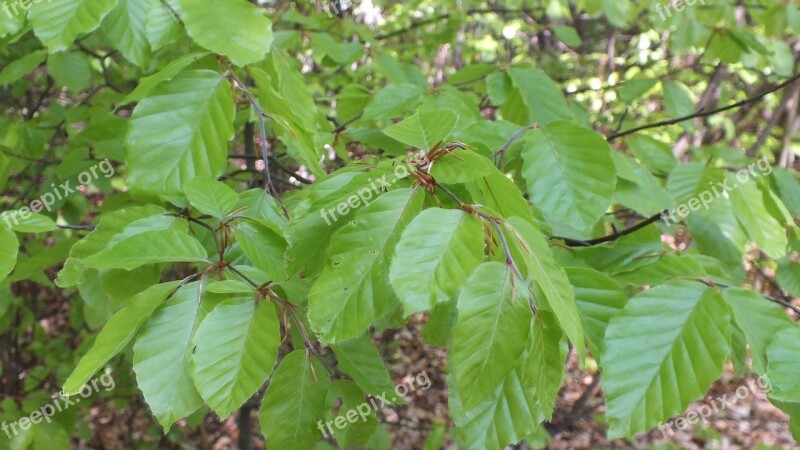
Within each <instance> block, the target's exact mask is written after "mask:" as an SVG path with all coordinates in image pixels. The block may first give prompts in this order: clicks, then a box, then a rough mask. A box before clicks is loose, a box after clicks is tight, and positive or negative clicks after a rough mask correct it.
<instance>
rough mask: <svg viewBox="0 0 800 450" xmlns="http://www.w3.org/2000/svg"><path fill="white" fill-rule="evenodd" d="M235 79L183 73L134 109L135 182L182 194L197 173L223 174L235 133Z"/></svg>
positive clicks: (131, 157)
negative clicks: (228, 80)
mask: <svg viewBox="0 0 800 450" xmlns="http://www.w3.org/2000/svg"><path fill="white" fill-rule="evenodd" d="M233 117H234V105H233V98H232V94H231V86H230V84H229V83H228V82H227V81H226V80H225V79H224V78H222V77H221V76H220V75H219V74H218V73H216V72H213V71H210V70H194V71H188V72H183V73H181V74H180V75H178V76H176V77H175V78H173V79H172V80H170V81H168V82H165V83H163V84H161V85H159V86H158V87H157V88H156V89H155V91H154V92H153V94H152V95H151V96H150V97H147V98H146V99H144V100H142V101H141V103H139V104H138V105H137V106H136V108H135V109H134V110H133V116H132V117H131V128H130V134H129V135H128V168H129V170H130V179H129V180H128V181H129V183H130V185H131V186H132V187H133V188H134V189H135V190H140V191H142V192H145V193H150V194H161V195H180V194H181V193H182V188H183V184H184V183H185V182H186V181H187V180H189V179H191V178H194V177H195V176H200V175H204V176H211V177H216V176H218V175H219V174H220V173H221V172H222V170H223V169H224V168H225V163H226V161H227V157H228V145H227V142H228V141H229V140H230V139H231V138H232V137H233V135H234V131H233Z"/></svg>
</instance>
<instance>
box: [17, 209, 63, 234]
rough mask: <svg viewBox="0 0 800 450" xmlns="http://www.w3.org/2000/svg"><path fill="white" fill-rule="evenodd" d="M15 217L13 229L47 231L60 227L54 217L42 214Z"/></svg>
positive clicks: (26, 231)
mask: <svg viewBox="0 0 800 450" xmlns="http://www.w3.org/2000/svg"><path fill="white" fill-rule="evenodd" d="M14 219H15V220H14V222H13V223H11V229H12V230H14V231H18V232H21V233H46V232H48V231H53V230H57V229H58V226H57V225H56V223H55V222H53V219H51V218H49V217H47V216H44V215H42V214H37V213H32V214H30V215H29V216H28V218H27V219H26V218H24V217H22V215H18V216H17V217H15V218H14Z"/></svg>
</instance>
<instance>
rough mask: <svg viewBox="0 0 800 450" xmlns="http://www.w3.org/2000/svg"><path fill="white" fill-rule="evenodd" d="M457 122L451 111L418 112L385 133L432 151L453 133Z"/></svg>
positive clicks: (390, 127)
mask: <svg viewBox="0 0 800 450" xmlns="http://www.w3.org/2000/svg"><path fill="white" fill-rule="evenodd" d="M457 120H458V117H456V115H455V114H453V113H452V112H450V111H417V112H416V113H414V115H413V116H409V117H406V118H405V119H403V120H402V121H401V122H399V123H396V124H394V125H392V126H389V127H387V128H384V130H383V133H384V134H386V135H387V136H389V137H391V138H394V139H397V140H398V141H400V142H402V143H404V144H408V145H410V146H412V147H416V148H419V149H423V150H430V149H432V148H433V146H434V145H436V144H437V143H439V142H441V141H443V140H444V139H445V138H446V137H447V136H448V135H449V134H450V132H451V131H453V128H455V126H456V121H457Z"/></svg>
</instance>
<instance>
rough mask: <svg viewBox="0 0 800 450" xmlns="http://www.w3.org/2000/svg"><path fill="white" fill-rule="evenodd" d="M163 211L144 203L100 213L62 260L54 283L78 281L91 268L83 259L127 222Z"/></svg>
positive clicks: (63, 284) (66, 283)
mask: <svg viewBox="0 0 800 450" xmlns="http://www.w3.org/2000/svg"><path fill="white" fill-rule="evenodd" d="M163 212H164V209H163V208H160V207H158V206H155V205H146V206H133V207H128V208H123V209H120V210H117V211H112V212H109V213H105V214H103V215H101V216H100V218H99V219H98V221H97V226H96V227H95V229H94V231H92V232H91V233H89V234H87V235H86V236H85V237H84V238H83V239H81V240H80V241H78V242H77V243H76V244H75V245H73V246H72V248H71V249H70V252H69V258H67V260H66V261H65V262H64V268H63V269H61V271H60V272H59V273H58V278H56V284H57V285H58V286H59V287H62V288H63V287H70V286H75V285H76V284H78V283H80V282H81V281H82V280H83V277H84V276H85V275H86V273H87V272H88V271H89V270H91V269H88V268H87V267H85V266H84V264H83V259H85V258H86V257H88V256H91V255H93V254H95V253H97V252H100V251H102V250H103V249H105V248H106V247H107V246H108V243H109V242H110V241H111V239H113V238H114V237H115V236H117V235H118V234H120V233H121V232H122V231H123V230H124V229H125V228H126V227H127V226H128V225H129V224H131V223H133V222H136V221H137V220H140V219H143V218H148V217H152V216H153V215H156V214H161V213H163ZM143 231H144V230H143Z"/></svg>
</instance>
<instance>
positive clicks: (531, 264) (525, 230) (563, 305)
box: [506, 217, 584, 354]
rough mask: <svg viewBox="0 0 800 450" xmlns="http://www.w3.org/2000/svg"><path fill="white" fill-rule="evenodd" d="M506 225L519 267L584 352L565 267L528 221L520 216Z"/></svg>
mask: <svg viewBox="0 0 800 450" xmlns="http://www.w3.org/2000/svg"><path fill="white" fill-rule="evenodd" d="M506 228H507V229H508V230H509V231H511V233H509V234H510V235H511V236H512V237H511V238H509V240H513V241H515V244H517V247H518V248H519V249H520V253H521V254H522V261H523V262H524V265H523V267H522V268H521V270H525V271H526V273H527V274H528V276H529V277H531V278H533V279H534V280H535V281H536V283H537V284H538V285H539V287H540V288H541V290H542V292H543V293H544V298H545V301H546V304H547V306H549V309H551V310H552V311H553V313H554V314H555V316H556V318H557V319H558V323H559V324H561V328H563V329H564V331H565V332H566V334H567V336H568V337H569V339H570V340H571V341H572V344H573V345H574V346H575V348H577V349H578V352H579V353H580V354H583V352H584V335H583V324H582V323H581V317H580V314H578V306H577V305H576V304H575V290H574V289H573V287H572V285H571V284H570V282H569V278H567V274H566V272H564V269H563V268H562V267H560V266H559V265H558V264H556V261H555V259H554V258H553V253H552V252H551V251H550V247H549V245H548V243H547V240H546V239H545V237H544V235H543V234H542V232H541V231H539V230H538V229H536V228H535V227H534V226H533V225H531V224H530V222H527V221H525V220H523V219H520V218H519V217H512V218H510V219H508V222H507V224H506Z"/></svg>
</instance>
